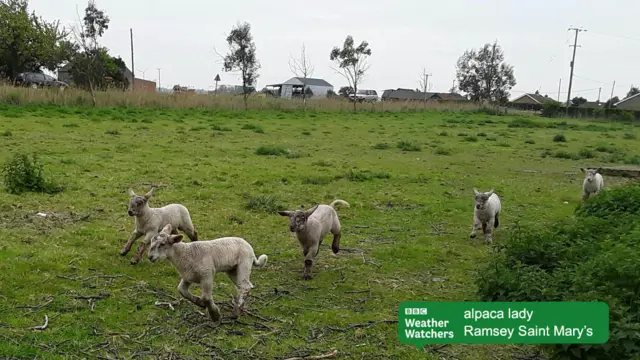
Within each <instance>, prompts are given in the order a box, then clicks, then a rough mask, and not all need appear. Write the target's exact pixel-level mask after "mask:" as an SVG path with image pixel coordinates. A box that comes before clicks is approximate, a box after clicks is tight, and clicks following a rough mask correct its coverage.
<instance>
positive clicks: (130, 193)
mask: <svg viewBox="0 0 640 360" xmlns="http://www.w3.org/2000/svg"><path fill="white" fill-rule="evenodd" d="M129 196H131V197H134V196H136V193H134V192H133V189H129Z"/></svg>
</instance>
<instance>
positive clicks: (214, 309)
mask: <svg viewBox="0 0 640 360" xmlns="http://www.w3.org/2000/svg"><path fill="white" fill-rule="evenodd" d="M200 286H201V287H202V299H203V301H204V303H205V305H206V306H207V310H208V312H209V317H210V318H211V320H213V321H218V320H220V309H219V308H218V306H216V304H215V303H214V302H213V297H212V296H211V291H213V276H211V277H206V278H204V279H202V281H201V282H200Z"/></svg>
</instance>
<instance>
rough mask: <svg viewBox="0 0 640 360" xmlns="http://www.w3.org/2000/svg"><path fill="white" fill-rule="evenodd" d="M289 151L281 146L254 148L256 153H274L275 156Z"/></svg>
mask: <svg viewBox="0 0 640 360" xmlns="http://www.w3.org/2000/svg"><path fill="white" fill-rule="evenodd" d="M288 153H289V150H288V149H285V148H283V147H281V146H275V145H273V146H260V147H259V148H258V149H256V155H275V156H280V155H286V154H288Z"/></svg>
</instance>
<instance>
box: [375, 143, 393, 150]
mask: <svg viewBox="0 0 640 360" xmlns="http://www.w3.org/2000/svg"><path fill="white" fill-rule="evenodd" d="M373 148H374V149H378V150H384V149H388V148H389V144H387V143H378V144H375V145H374V146H373Z"/></svg>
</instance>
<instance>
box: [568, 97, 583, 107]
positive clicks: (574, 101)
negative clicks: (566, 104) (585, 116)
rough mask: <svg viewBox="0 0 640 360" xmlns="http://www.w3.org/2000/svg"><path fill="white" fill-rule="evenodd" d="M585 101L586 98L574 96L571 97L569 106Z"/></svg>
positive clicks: (578, 104)
mask: <svg viewBox="0 0 640 360" xmlns="http://www.w3.org/2000/svg"><path fill="white" fill-rule="evenodd" d="M586 102H587V99H585V98H583V97H574V98H573V99H571V106H580V105H582V104H584V103H586Z"/></svg>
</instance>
